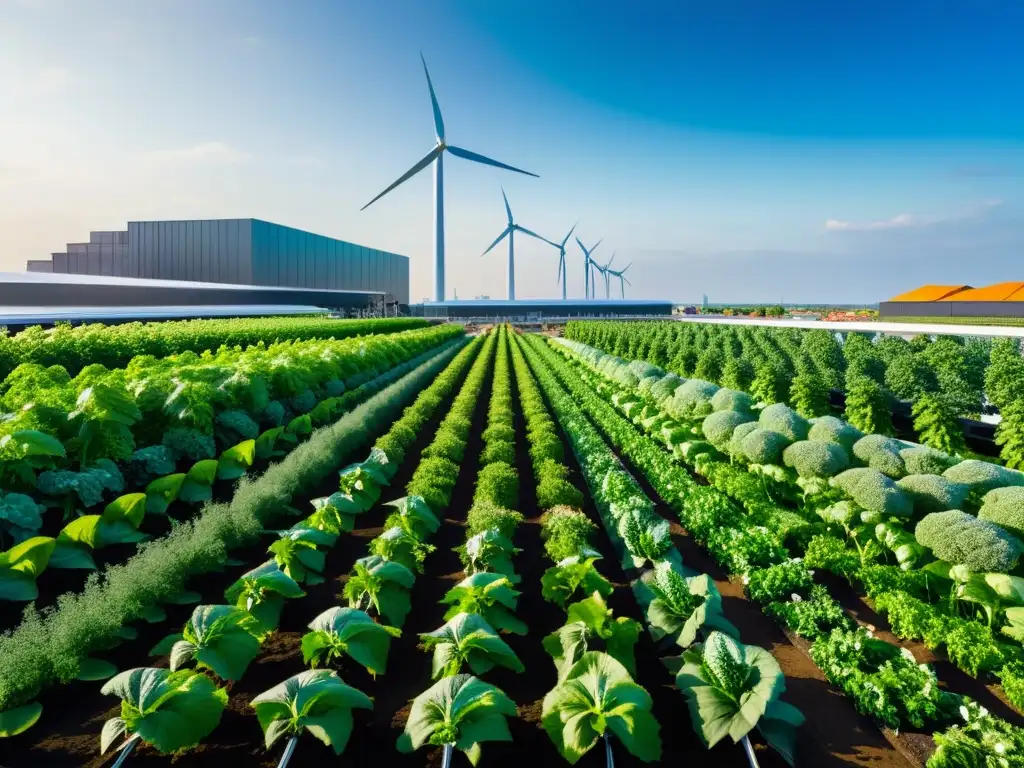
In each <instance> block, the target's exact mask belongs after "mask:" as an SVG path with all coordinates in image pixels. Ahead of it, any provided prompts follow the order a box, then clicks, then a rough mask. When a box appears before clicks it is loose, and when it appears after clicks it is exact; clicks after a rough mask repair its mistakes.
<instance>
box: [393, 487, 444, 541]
mask: <svg viewBox="0 0 1024 768" xmlns="http://www.w3.org/2000/svg"><path fill="white" fill-rule="evenodd" d="M384 506H386V507H393V508H394V510H395V511H394V512H392V513H391V514H390V515H388V519H387V520H386V521H385V522H384V527H385V528H401V529H402V530H404V531H406V532H407V533H409V534H410V535H411V536H413V537H415V538H417V539H421V540H422V539H425V538H426V537H427V536H429V535H431V534H433V533H436V532H437V529H438V528H440V527H441V522H440V521H439V520H438V519H437V515H435V514H434V513H433V511H432V510H431V509H430V505H429V504H427V502H426V500H425V499H424V498H423V497H422V496H403V497H402V498H400V499H395V500H394V501H389V502H387V503H386V504H385V505H384Z"/></svg>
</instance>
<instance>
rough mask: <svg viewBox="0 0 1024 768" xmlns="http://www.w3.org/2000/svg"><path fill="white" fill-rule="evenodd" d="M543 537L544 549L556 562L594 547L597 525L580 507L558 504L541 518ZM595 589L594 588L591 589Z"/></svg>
mask: <svg viewBox="0 0 1024 768" xmlns="http://www.w3.org/2000/svg"><path fill="white" fill-rule="evenodd" d="M540 525H541V538H543V539H544V551H545V552H547V555H548V557H550V558H551V560H552V561H553V562H555V563H560V562H562V561H563V560H565V559H566V558H568V557H576V556H579V555H580V554H581V553H582V552H584V551H585V550H587V549H590V548H591V547H592V543H591V542H592V538H593V536H594V534H595V533H596V532H597V526H596V525H594V524H593V523H592V522H591V521H590V518H589V517H587V516H586V515H585V514H584V513H583V512H581V511H580V510H578V509H573V508H572V507H567V506H556V507H552V508H551V509H549V510H548V511H547V512H545V513H544V515H543V516H542V517H541V520H540ZM590 591H593V590H590Z"/></svg>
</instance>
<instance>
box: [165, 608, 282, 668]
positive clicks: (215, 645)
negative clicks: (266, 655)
mask: <svg viewBox="0 0 1024 768" xmlns="http://www.w3.org/2000/svg"><path fill="white" fill-rule="evenodd" d="M262 634H263V629H262V627H261V626H260V625H259V623H258V622H257V621H256V620H255V619H254V618H253V617H252V615H251V614H249V613H248V612H247V611H244V610H242V609H241V608H236V607H234V606H232V605H200V606H198V607H197V608H196V609H195V610H194V611H193V612H192V617H191V618H190V619H189V620H188V623H186V624H185V628H184V629H183V630H182V631H181V633H180V634H175V635H168V636H167V637H165V638H164V639H163V640H161V641H160V642H159V643H157V644H156V645H155V646H154V647H153V649H152V650H150V652H149V655H150V656H163V655H164V654H166V653H169V654H170V656H171V658H170V667H171V671H172V672H174V671H176V670H178V669H180V668H182V667H183V666H184V665H186V664H188V663H189V662H191V661H195V662H196V665H197V666H198V667H199V668H200V669H204V668H205V669H209V670H210V671H212V672H213V673H214V674H215V675H217V676H218V677H219V678H221V679H222V680H241V679H242V675H243V674H245V670H246V668H248V666H249V663H250V662H251V661H252V660H253V659H254V658H256V654H258V653H259V651H260V636H261V635H262Z"/></svg>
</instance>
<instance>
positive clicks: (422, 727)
mask: <svg viewBox="0 0 1024 768" xmlns="http://www.w3.org/2000/svg"><path fill="white" fill-rule="evenodd" d="M515 715H516V705H515V703H514V702H513V701H512V700H511V699H509V698H508V696H506V695H505V694H504V693H503V692H502V691H501V690H500V689H498V688H496V687H495V686H493V685H490V684H489V683H485V682H484V681H482V680H480V679H479V678H476V677H473V676H472V675H455V676H453V677H444V678H441V679H440V680H438V681H437V682H436V683H434V684H433V685H432V686H430V688H428V689H427V690H425V691H424V692H423V693H421V694H420V695H419V696H417V697H416V698H415V699H414V700H413V703H412V708H411V709H410V711H409V719H408V720H407V721H406V723H405V730H404V731H403V732H402V735H401V736H399V737H398V742H397V744H396V746H397V748H398V751H399V752H403V753H408V752H412V751H413V750H416V749H419V748H420V747H422V746H423V745H424V744H427V743H429V744H433V745H436V746H441V745H444V744H454V745H455V748H456V749H459V750H462V751H463V752H465V753H466V755H467V757H469V758H470V762H472V763H473V764H474V765H475V764H476V762H477V760H479V757H480V743H481V742H484V741H512V735H511V734H510V733H509V731H508V724H507V723H506V721H505V718H506V717H515Z"/></svg>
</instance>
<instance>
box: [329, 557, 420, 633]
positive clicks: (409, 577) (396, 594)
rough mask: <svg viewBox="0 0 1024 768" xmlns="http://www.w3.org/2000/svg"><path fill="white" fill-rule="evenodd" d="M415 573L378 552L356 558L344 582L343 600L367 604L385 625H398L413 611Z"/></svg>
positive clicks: (357, 605)
mask: <svg viewBox="0 0 1024 768" xmlns="http://www.w3.org/2000/svg"><path fill="white" fill-rule="evenodd" d="M415 581H416V576H415V575H414V574H413V572H412V571H410V570H409V569H408V568H406V567H405V566H404V565H402V564H401V563H395V562H390V561H388V560H385V559H384V558H382V557H379V556H377V555H371V556H370V557H363V558H360V559H359V560H356V563H355V565H354V566H353V568H352V574H351V575H350V576H349V578H348V581H346V582H345V591H344V596H345V599H346V600H348V604H349V607H350V608H359V609H361V610H363V609H368V608H370V607H372V608H373V610H374V611H376V613H377V615H378V616H382V617H384V619H386V620H387V622H388V624H390V625H392V626H395V627H400V626H402V624H403V622H404V621H405V617H406V616H407V615H408V613H409V611H410V610H412V600H411V598H410V597H409V593H410V590H411V589H412V585H413V583H414V582H415Z"/></svg>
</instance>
